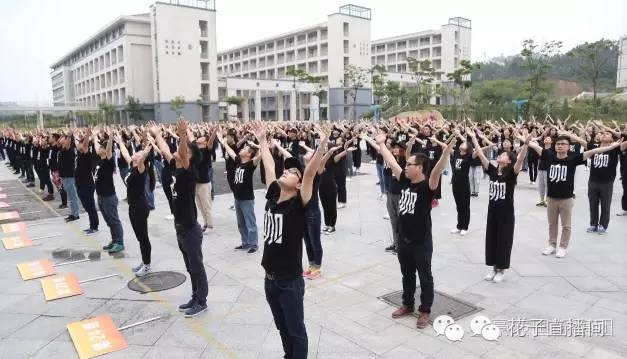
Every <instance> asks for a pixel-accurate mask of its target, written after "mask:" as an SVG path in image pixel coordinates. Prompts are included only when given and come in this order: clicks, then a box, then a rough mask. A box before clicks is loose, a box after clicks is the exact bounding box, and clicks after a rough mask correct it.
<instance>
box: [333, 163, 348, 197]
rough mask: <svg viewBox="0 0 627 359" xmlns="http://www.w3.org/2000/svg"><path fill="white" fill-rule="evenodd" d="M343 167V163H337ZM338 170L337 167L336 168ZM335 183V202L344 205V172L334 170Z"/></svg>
mask: <svg viewBox="0 0 627 359" xmlns="http://www.w3.org/2000/svg"><path fill="white" fill-rule="evenodd" d="M339 163H341V164H342V165H344V163H343V162H339ZM338 168H339V166H338ZM335 183H336V184H337V201H338V202H340V203H346V172H345V171H343V170H338V169H336V170H335Z"/></svg>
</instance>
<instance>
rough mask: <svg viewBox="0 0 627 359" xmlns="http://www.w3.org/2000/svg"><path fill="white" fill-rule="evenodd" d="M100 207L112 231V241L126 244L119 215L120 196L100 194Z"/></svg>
mask: <svg viewBox="0 0 627 359" xmlns="http://www.w3.org/2000/svg"><path fill="white" fill-rule="evenodd" d="M98 208H100V213H101V214H102V217H103V218H104V220H105V222H106V223H107V226H108V227H109V230H110V231H111V242H113V243H119V244H124V229H123V228H122V222H120V217H119V216H118V196H116V195H115V194H114V195H111V196H108V197H102V196H98Z"/></svg>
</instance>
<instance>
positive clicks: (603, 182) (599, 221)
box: [587, 131, 627, 235]
mask: <svg viewBox="0 0 627 359" xmlns="http://www.w3.org/2000/svg"><path fill="white" fill-rule="evenodd" d="M600 140H601V142H600V144H599V146H598V147H606V146H610V145H611V144H612V142H613V141H614V138H613V135H612V133H611V132H610V131H603V132H601V133H600ZM626 149H627V142H623V143H622V144H621V145H620V147H617V148H614V149H612V150H609V151H607V152H604V153H597V154H595V155H594V156H592V157H591V161H590V177H589V179H588V201H589V203H590V227H588V229H587V232H588V233H598V234H601V235H603V234H606V233H607V228H608V226H609V224H610V207H611V205H612V192H613V189H614V179H615V178H616V166H617V165H618V158H619V157H620V153H621V151H624V150H626ZM599 205H600V206H601V215H600V218H599Z"/></svg>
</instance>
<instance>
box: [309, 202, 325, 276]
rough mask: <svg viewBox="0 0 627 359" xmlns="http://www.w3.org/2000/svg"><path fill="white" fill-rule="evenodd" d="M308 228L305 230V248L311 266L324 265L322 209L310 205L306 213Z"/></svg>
mask: <svg viewBox="0 0 627 359" xmlns="http://www.w3.org/2000/svg"><path fill="white" fill-rule="evenodd" d="M305 219H306V224H307V228H306V229H305V248H306V249H307V258H308V259H309V264H313V265H316V266H320V265H321V264H322V243H320V222H321V216H320V207H318V206H317V205H313V206H312V205H310V207H308V208H307V212H306V213H305Z"/></svg>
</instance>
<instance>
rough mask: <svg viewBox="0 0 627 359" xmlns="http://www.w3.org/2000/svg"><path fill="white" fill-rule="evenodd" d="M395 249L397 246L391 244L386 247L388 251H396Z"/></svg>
mask: <svg viewBox="0 0 627 359" xmlns="http://www.w3.org/2000/svg"><path fill="white" fill-rule="evenodd" d="M395 250H396V246H394V245H391V246H389V247H386V248H385V251H386V252H394V251H395Z"/></svg>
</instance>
